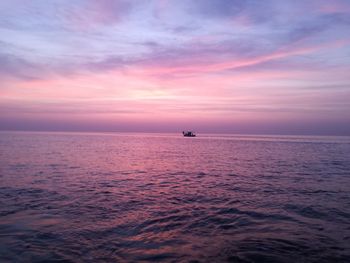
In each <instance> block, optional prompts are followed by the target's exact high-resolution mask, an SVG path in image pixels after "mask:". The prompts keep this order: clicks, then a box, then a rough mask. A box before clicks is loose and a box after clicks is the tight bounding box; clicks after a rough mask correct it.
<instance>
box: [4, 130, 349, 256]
mask: <svg viewBox="0 0 350 263" xmlns="http://www.w3.org/2000/svg"><path fill="white" fill-rule="evenodd" d="M349 176H350V139H349V138H348V137H286V136H279V137H276V136H275V137H274V136H227V135H226V136H219V135H206V136H199V137H197V138H184V137H182V135H181V134H180V135H174V134H130V135H128V134H78V133H4V132H3V133H0V261H2V262H3V261H5V262H6V261H17V262H29V261H41V262H46V261H50V260H57V261H66V262H69V261H74V262H86V261H113V260H114V261H118V262H123V261H127V262H135V261H152V262H153V261H170V262H179V261H180V262H181V261H184V262H189V261H191V260H192V261H193V262H222V261H229V262H281V261H283V262H296V261H298V262H306V261H307V262H333V261H334V262H335V261H337V262H346V261H347V260H348V259H349V257H350V224H349V222H350V177H349Z"/></svg>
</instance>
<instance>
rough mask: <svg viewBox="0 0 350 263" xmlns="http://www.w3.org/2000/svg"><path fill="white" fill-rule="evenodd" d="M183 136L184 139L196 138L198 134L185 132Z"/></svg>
mask: <svg viewBox="0 0 350 263" xmlns="http://www.w3.org/2000/svg"><path fill="white" fill-rule="evenodd" d="M182 134H183V136H184V137H196V134H195V133H194V132H192V131H183V132H182Z"/></svg>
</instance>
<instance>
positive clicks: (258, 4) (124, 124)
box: [0, 0, 350, 135]
mask: <svg viewBox="0 0 350 263" xmlns="http://www.w3.org/2000/svg"><path fill="white" fill-rule="evenodd" d="M349 32H350V2H349V1H347V0H334V1H328V0H310V1H301V0H297V1H280V0H267V1H256V0H246V1H243V0H241V1H238V0H215V1H214V0H200V1H186V0H179V1H175V0H174V1H172V0H153V1H139V0H133V1H126V0H125V1H122V0H100V1H95V0H74V1H71V0H59V1H56V0H52V1H39V0H34V1H20V0H11V1H9V0H3V1H1V2H0V129H1V130H48V131H56V130H58V131H65V130H66V131H140V132H143V131H144V132H181V131H182V130H194V131H197V132H203V133H204V132H206V133H249V134H261V133H266V134H316V135H350V73H349V72H350V35H349Z"/></svg>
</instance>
